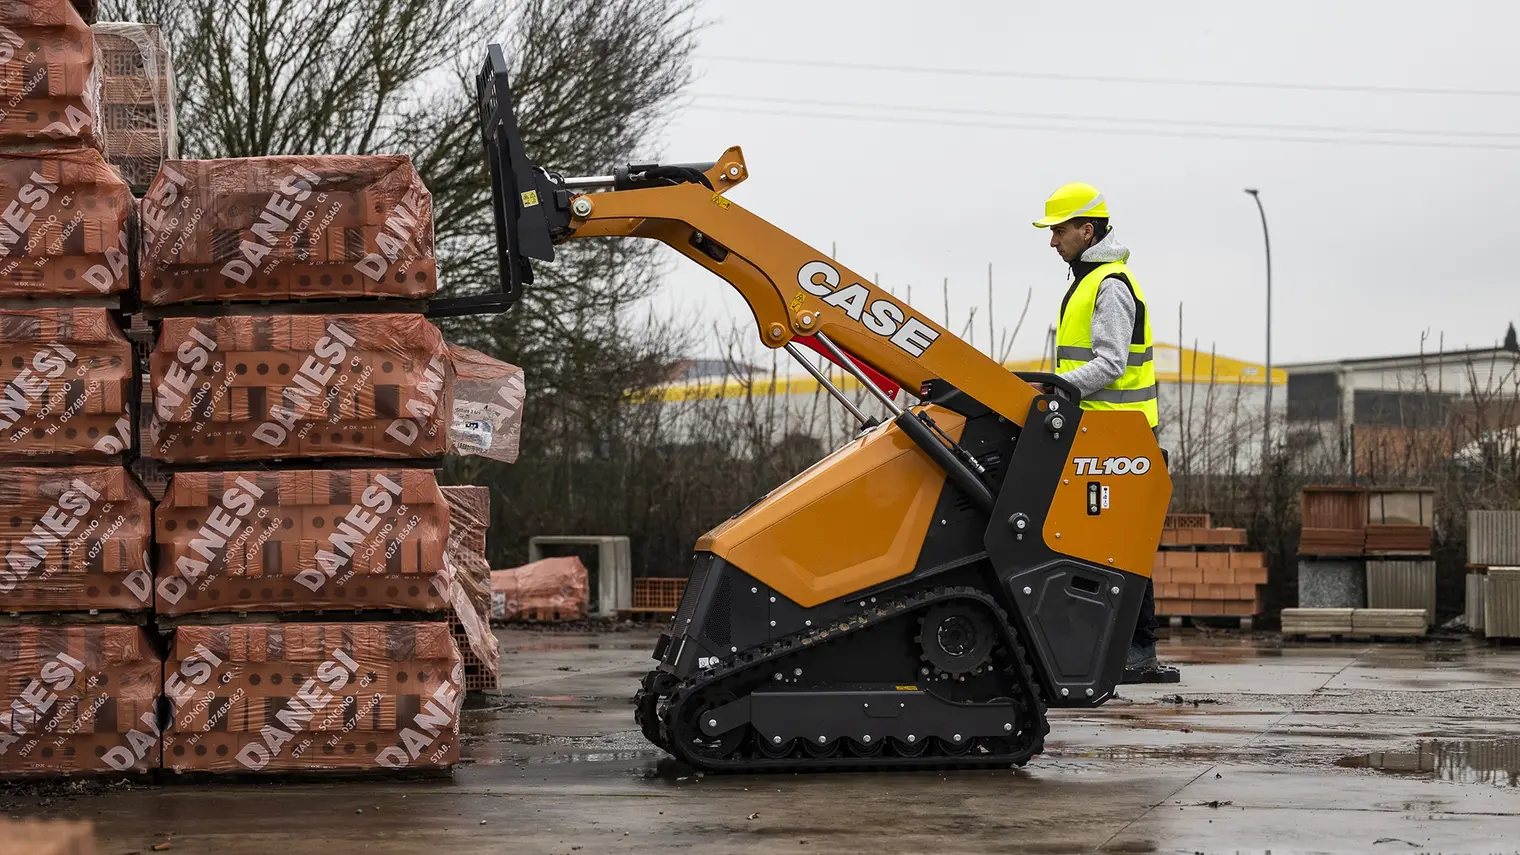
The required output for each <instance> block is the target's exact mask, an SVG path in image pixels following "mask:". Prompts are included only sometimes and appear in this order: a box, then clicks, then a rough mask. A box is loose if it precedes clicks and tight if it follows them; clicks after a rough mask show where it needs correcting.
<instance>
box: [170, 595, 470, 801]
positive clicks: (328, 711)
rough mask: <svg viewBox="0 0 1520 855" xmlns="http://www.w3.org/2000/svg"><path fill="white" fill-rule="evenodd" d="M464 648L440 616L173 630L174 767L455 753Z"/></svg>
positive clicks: (433, 761)
mask: <svg viewBox="0 0 1520 855" xmlns="http://www.w3.org/2000/svg"><path fill="white" fill-rule="evenodd" d="M460 671H461V668H460V660H459V650H458V648H457V647H456V646H455V644H454V640H453V638H452V636H450V634H449V630H448V627H447V626H446V625H445V624H443V623H348V624H308V623H289V624H243V625H236V626H217V627H210V626H188V627H180V628H179V629H177V630H175V633H174V642H173V645H172V648H171V651H170V654H169V661H168V662H166V663H165V665H164V695H165V696H166V697H167V699H168V701H169V704H170V707H171V709H172V712H173V720H172V721H171V722H170V723H169V725H168V727H166V728H165V730H164V768H165V769H172V770H174V771H177V772H186V771H211V772H265V771H318V770H345V771H361V770H366V769H373V770H377V771H378V770H398V769H420V768H439V767H446V766H450V765H453V764H454V763H456V762H458V760H459V713H460V708H461V706H462V705H463V702H464V692H463V690H462V689H461V687H460Z"/></svg>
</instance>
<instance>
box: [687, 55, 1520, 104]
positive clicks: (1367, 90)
mask: <svg viewBox="0 0 1520 855" xmlns="http://www.w3.org/2000/svg"><path fill="white" fill-rule="evenodd" d="M698 58H699V59H705V60H707V61H709V62H737V63H748V64H752V65H791V66H797V67H801V68H832V69H838V70H843V71H885V72H892V73H903V74H949V75H957V76H962V77H1004V78H1015V79H1021V80H1059V81H1072V82H1083V83H1132V84H1140V85H1146V86H1198V87H1205V88H1237V89H1264V90H1275V91H1286V92H1343V93H1344V92H1354V93H1360V94H1371V95H1470V96H1475V97H1492V98H1515V97H1520V90H1517V89H1461V88H1445V87H1427V86H1368V85H1360V84H1351V83H1279V82H1272V81H1254V80H1189V79H1187V78H1182V77H1131V76H1122V75H1105V74H1066V73H1057V72H1053V71H1004V70H1001V69H994V68H943V67H933V66H923V65H886V64H879V63H868V62H835V61H832V60H823V59H771V58H769V57H759V56H707V55H703V56H700V57H698Z"/></svg>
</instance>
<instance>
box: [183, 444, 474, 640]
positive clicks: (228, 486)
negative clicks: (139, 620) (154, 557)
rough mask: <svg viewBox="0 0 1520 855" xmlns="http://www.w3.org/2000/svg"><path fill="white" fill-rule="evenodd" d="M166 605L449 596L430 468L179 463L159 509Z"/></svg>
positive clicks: (383, 604) (390, 602)
mask: <svg viewBox="0 0 1520 855" xmlns="http://www.w3.org/2000/svg"><path fill="white" fill-rule="evenodd" d="M155 532H156V538H155V540H156V542H157V545H158V561H157V581H156V584H155V590H156V593H157V609H158V611H159V613H161V614H168V615H183V614H193V613H200V612H218V611H234V612H260V611H302V610H313V609H352V610H361V609H415V610H419V611H442V610H445V609H448V608H450V607H451V605H452V602H453V600H452V598H451V597H450V587H451V586H452V583H453V579H452V577H451V576H450V575H449V574H448V573H447V571H446V568H445V565H444V561H443V551H444V544H445V542H446V540H447V538H448V532H449V506H448V504H447V503H445V502H444V499H443V494H442V493H441V492H439V489H438V482H437V480H436V479H435V477H434V475H433V473H432V472H431V471H428V470H425V469H388V470H387V469H361V470H287V471H281V472H180V473H178V474H176V475H175V476H174V477H173V478H172V479H171V480H170V482H169V490H168V492H167V493H166V494H165V495H164V500H163V501H162V502H160V503H159V505H158V509H157V513H156V519H155Z"/></svg>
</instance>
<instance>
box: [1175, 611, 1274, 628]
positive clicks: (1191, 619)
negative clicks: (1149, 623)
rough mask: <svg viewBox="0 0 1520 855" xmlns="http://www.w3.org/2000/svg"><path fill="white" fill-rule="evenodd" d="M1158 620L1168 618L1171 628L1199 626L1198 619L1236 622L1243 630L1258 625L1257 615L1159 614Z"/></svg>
mask: <svg viewBox="0 0 1520 855" xmlns="http://www.w3.org/2000/svg"><path fill="white" fill-rule="evenodd" d="M1156 618H1157V620H1160V619H1162V618H1165V619H1166V625H1167V626H1168V627H1170V628H1171V629H1182V628H1183V627H1184V626H1192V627H1197V626H1199V624H1198V620H1199V619H1202V620H1211V621H1224V622H1226V623H1229V622H1232V621H1233V622H1234V623H1235V625H1236V626H1237V627H1238V628H1239V629H1240V630H1242V631H1250V630H1251V629H1252V628H1253V627H1254V626H1255V625H1256V616H1255V615H1159V614H1158V615H1157V616H1156Z"/></svg>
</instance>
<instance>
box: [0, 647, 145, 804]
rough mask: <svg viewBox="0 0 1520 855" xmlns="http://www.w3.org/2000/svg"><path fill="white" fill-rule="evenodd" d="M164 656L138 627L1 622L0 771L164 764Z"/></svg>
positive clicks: (16, 773)
mask: <svg viewBox="0 0 1520 855" xmlns="http://www.w3.org/2000/svg"><path fill="white" fill-rule="evenodd" d="M162 680H163V662H162V661H161V660H160V659H159V658H158V655H157V654H156V653H154V652H153V647H152V646H151V644H150V643H149V640H148V637H147V635H146V633H144V631H143V630H142V628H141V627H135V626H52V627H35V626H0V710H3V712H0V775H4V776H7V777H10V776H22V775H39V776H42V775H46V776H56V775H59V774H74V773H112V772H144V771H147V770H149V769H154V768H157V767H158V761H159V738H158V722H157V718H156V716H157V710H156V707H157V702H158V696H159V689H160V687H161V686H162Z"/></svg>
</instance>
